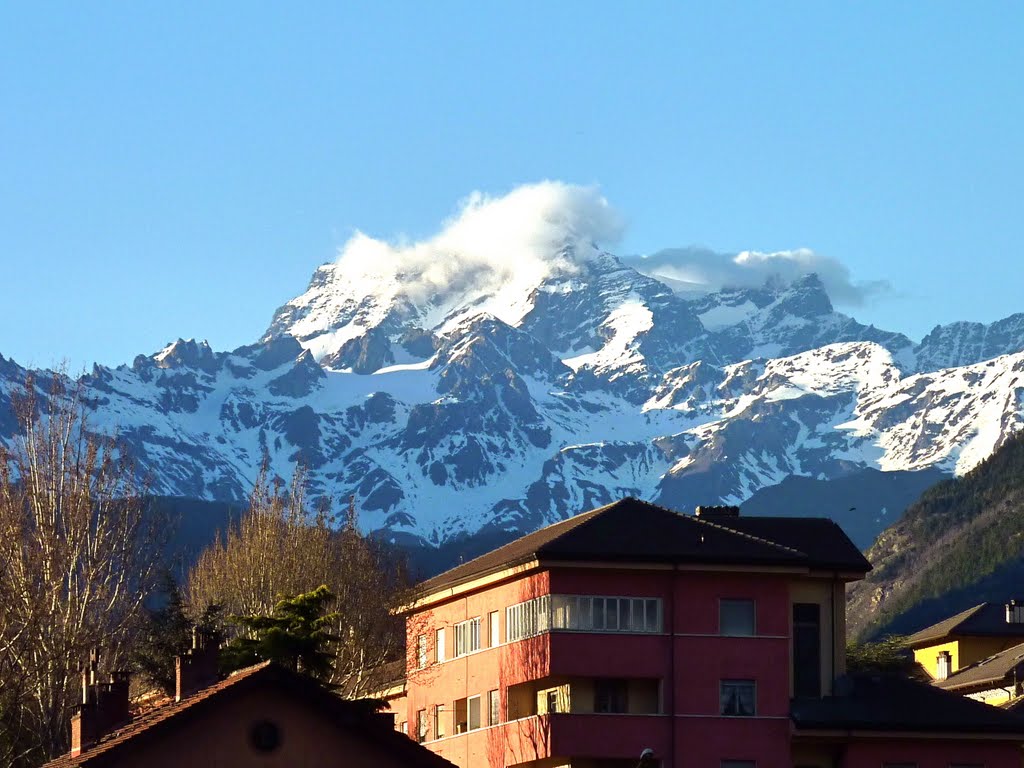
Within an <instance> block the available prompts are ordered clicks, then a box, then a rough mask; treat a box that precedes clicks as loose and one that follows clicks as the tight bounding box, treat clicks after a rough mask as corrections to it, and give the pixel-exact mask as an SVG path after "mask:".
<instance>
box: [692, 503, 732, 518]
mask: <svg viewBox="0 0 1024 768" xmlns="http://www.w3.org/2000/svg"><path fill="white" fill-rule="evenodd" d="M695 514H696V516H697V517H703V518H704V519H705V520H716V519H722V518H727V517H739V516H740V508H739V507H729V506H717V507H715V506H702V507H697V510H696V512H695Z"/></svg>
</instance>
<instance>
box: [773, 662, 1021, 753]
mask: <svg viewBox="0 0 1024 768" xmlns="http://www.w3.org/2000/svg"><path fill="white" fill-rule="evenodd" d="M837 689H843V690H842V693H839V694H837V695H835V696H825V697H823V698H820V699H794V700H793V704H792V707H791V711H790V717H791V718H792V720H793V723H794V725H795V726H796V728H797V730H798V731H800V730H808V731H815V730H834V729H843V730H856V731H887V732H898V731H914V732H917V733H935V734H937V735H945V736H948V735H950V734H956V733H969V734H990V735H1006V736H1010V737H1014V738H1024V719H1022V718H1020V717H1018V716H1017V715H1014V714H1010V713H1008V712H1006V711H1004V710H1002V709H999V708H998V707H991V706H989V705H988V704H982V703H981V702H980V701H974V700H973V699H969V698H967V697H965V696H961V695H959V694H956V693H952V692H950V691H944V690H941V689H939V688H936V687H935V686H934V685H930V684H928V683H921V682H917V681H915V680H907V679H902V678H893V677H870V676H862V677H850V678H846V679H845V680H841V681H837Z"/></svg>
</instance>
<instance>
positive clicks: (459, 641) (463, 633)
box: [455, 616, 480, 656]
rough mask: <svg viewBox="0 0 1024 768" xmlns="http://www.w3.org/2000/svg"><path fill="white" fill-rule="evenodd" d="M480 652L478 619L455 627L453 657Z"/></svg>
mask: <svg viewBox="0 0 1024 768" xmlns="http://www.w3.org/2000/svg"><path fill="white" fill-rule="evenodd" d="M479 650H480V617H479V616H478V617H477V618H475V619H470V620H469V621H464V622H462V623H461V624H456V625H455V655H456V656H465V655H466V654H467V653H472V652H473V651H479Z"/></svg>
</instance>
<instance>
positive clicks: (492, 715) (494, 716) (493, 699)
mask: <svg viewBox="0 0 1024 768" xmlns="http://www.w3.org/2000/svg"><path fill="white" fill-rule="evenodd" d="M500 722H501V697H500V695H499V694H498V692H497V691H488V692H487V724H488V725H497V724H498V723H500Z"/></svg>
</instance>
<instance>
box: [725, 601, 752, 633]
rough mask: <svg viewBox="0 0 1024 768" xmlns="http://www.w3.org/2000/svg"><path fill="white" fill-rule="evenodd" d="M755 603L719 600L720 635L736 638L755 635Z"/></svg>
mask: <svg viewBox="0 0 1024 768" xmlns="http://www.w3.org/2000/svg"><path fill="white" fill-rule="evenodd" d="M755 613H756V610H755V603H754V601H753V600H732V599H730V600H725V599H723V600H719V602H718V633H719V634H720V635H730V636H734V637H749V636H751V635H753V634H755V630H756V620H755Z"/></svg>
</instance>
